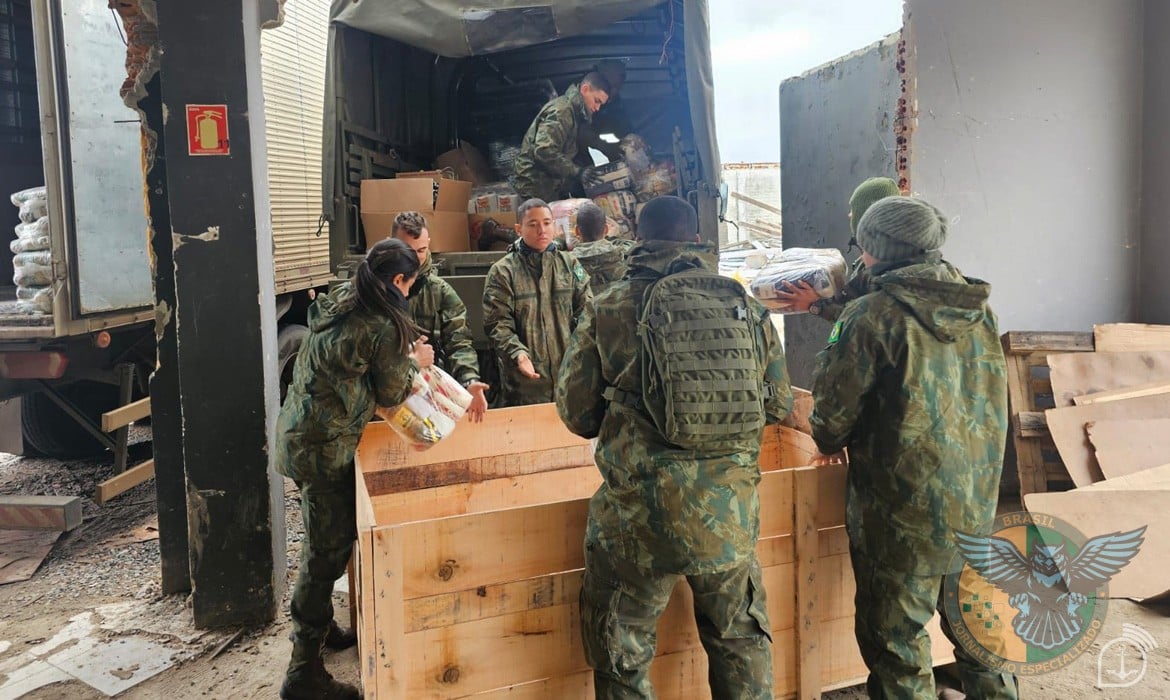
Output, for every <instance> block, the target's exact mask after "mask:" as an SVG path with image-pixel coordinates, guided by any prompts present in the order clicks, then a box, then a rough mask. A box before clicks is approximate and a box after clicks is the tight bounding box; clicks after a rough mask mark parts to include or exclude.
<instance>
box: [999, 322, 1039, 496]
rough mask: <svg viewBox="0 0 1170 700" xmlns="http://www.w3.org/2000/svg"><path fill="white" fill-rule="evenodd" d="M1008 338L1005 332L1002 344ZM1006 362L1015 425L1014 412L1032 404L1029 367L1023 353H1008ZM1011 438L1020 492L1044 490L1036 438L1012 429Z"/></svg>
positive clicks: (1027, 409) (1025, 408) (1018, 411)
mask: <svg viewBox="0 0 1170 700" xmlns="http://www.w3.org/2000/svg"><path fill="white" fill-rule="evenodd" d="M1009 335H1010V334H1009ZM1008 340H1009V339H1008V336H1005V337H1004V344H1005V346H1006V345H1007V344H1008ZM1007 366H1008V398H1009V400H1010V401H1011V412H1012V423H1013V425H1018V419H1017V418H1016V417H1015V416H1016V415H1017V414H1019V413H1020V412H1022V411H1031V410H1032V409H1033V408H1034V407H1033V405H1032V397H1031V395H1030V391H1029V383H1030V382H1031V375H1032V370H1031V369H1030V368H1029V366H1028V363H1027V359H1026V356H1023V355H1009V356H1008V357H1007ZM1012 439H1013V443H1014V445H1015V448H1016V470H1017V471H1018V473H1019V481H1020V493H1022V494H1023V493H1034V492H1036V491H1047V490H1048V480H1047V479H1046V478H1045V474H1044V472H1043V470H1042V468H1041V467H1042V465H1043V457H1042V456H1041V453H1040V446H1039V444H1037V442H1036V441H1035V440H1030V439H1025V438H1023V436H1021V435H1020V434H1019V432H1018V431H1015V430H1014V431H1013V432H1012Z"/></svg>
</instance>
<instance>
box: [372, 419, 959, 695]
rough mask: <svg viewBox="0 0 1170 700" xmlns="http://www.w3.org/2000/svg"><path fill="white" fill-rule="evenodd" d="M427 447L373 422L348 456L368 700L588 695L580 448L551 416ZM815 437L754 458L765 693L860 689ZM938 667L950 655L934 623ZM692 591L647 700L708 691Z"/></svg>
mask: <svg viewBox="0 0 1170 700" xmlns="http://www.w3.org/2000/svg"><path fill="white" fill-rule="evenodd" d="M459 430H460V435H459V436H458V437H457V438H456V439H453V440H450V441H447V442H444V443H440V444H439V445H437V446H435V447H433V448H432V449H431V450H429V451H427V452H415V451H413V450H411V449H409V448H407V447H405V446H404V445H403V444H402V443H401V442H400V441H398V439H397V438H396V437H395V436H394V434H393V432H392V431H391V430H390V429H389V427H388V426H386V425H385V424H381V423H374V424H371V425H370V427H369V428H367V430H366V433H365V435H364V436H363V438H362V442H361V445H360V446H359V448H358V454H357V459H356V462H357V467H358V469H357V484H356V488H357V521H358V546H357V550H356V552H357V554H356V556H355V561H356V566H355V569H356V572H355V573H356V575H355V585H354V587H353V588H352V589H351V590H352V591H354V594H355V599H356V608H357V610H358V626H357V629H358V645H359V660H360V668H361V679H362V684H363V686H364V689H365V697H366V698H381V699H382V700H391V699H396V698H419V697H428V698H462V697H469V696H475V697H476V698H477V699H478V700H483V699H484V698H501V699H503V698H508V699H509V700H515V699H516V698H533V699H535V698H554V697H555V698H566V699H577V698H580V699H581V700H584V699H585V698H591V697H593V677H592V673H591V671H590V670H589V667H588V665H587V664H586V663H585V658H584V652H583V649H582V646H581V640H580V619H579V612H578V608H577V597H578V593H579V591H580V587H581V576H582V567H583V565H584V559H583V554H584V553H583V546H582V545H583V540H584V530H585V520H586V514H587V511H588V506H589V497H590V495H592V493H593V492H594V491H595V490H596V488H597V487H598V485H599V484H600V481H601V479H600V475H599V474H598V472H597V468H596V467H595V466H594V465H593V450H592V445H591V444H590V443H589V441H587V440H582V439H580V438H577V437H576V436H573V435H571V434H570V433H568V432H567V431H566V430H565V429H564V427H563V426H562V425H561V423H560V421H559V420H558V418H557V415H556V410H555V407H554V406H553V405H552V404H542V405H537V406H525V407H518V408H508V409H496V410H492V411H489V412H488V413H487V416H486V418H485V420H484V422H483V423H482V424H479V425H475V424H470V423H467V424H464V425H462V426H460V428H459ZM814 450H815V446H814V445H813V443H812V439H811V438H810V437H809V436H808V435H805V434H803V433H800V432H798V431H796V430H793V429H791V428H787V427H782V426H771V427H769V428H768V429H767V431H766V433H765V436H764V441H763V445H762V451H761V455H760V465H761V470H762V471H763V472H764V473H763V478H762V480H761V483H760V506H761V508H760V512H761V532H760V541H759V544H758V546H757V548H756V551H757V554H758V556H759V558H760V565H761V568H762V569H763V578H764V583H765V587H766V590H767V597H768V609H769V616H770V622H771V627H772V630H771V631H772V637H773V639H774V640H775V643H774V645H773V661H774V673H775V696H776V697H797V698H799V699H800V700H813V699H815V698H819V697H820V694H821V691H822V690H826V689H830V688H835V687H842V686H847V685H851V684H854V683H857V682H861V681H863V680H864V678H865V676H866V673H867V672H866V668H865V665H864V663H863V662H862V659H861V656H860V653H859V652H858V649H857V645H856V643H855V641H854V634H853V595H854V584H853V576H852V569H851V567H850V564H849V547H848V537H847V536H846V534H845V529H844V527H843V524H844V516H845V513H844V511H845V508H844V493H845V470H846V467H845V465H833V466H830V467H824V468H816V469H814V468H810V467H804V466H801V465H804V464H807V462H808V459H809V456H810V455H811V454H812V453H813V451H814ZM931 638H932V641H933V642H934V653H935V656H934V658H935V662H936V663H947V662H949V660H950V659H951V658H952V652H951V648H950V645H949V644H948V643H947V642H946V640H945V638H944V637H943V636H942V634H941V632H940V631H939V629H938V625H937V619H936V621H935V623H934V624H932V626H931ZM706 665H707V664H706V655H705V654H704V652H703V649H702V647H701V645H700V643H699V637H698V633H697V630H696V628H695V622H694V617H693V612H692V600H691V593H690V590H689V588H688V587H687V585H686V584H685V583H680V584H679V585H678V586H677V588H676V589H675V591H674V596H673V597H672V599H671V602H670V605H669V606H668V607H667V610H666V612H665V613H664V614H663V617H662V619H661V620H660V623H659V628H658V647H657V656H656V657H655V660H654V664H653V666H652V668H651V676H652V678H653V680H654V683H655V687H656V690H657V694H658V697H660V698H663V699H664V700H668V699H679V700H682V699H684V698H685V699H686V700H692V699H694V700H702V699H703V698H709V697H710V691H709V689H708V687H707V674H706Z"/></svg>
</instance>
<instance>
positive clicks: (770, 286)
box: [750, 248, 846, 314]
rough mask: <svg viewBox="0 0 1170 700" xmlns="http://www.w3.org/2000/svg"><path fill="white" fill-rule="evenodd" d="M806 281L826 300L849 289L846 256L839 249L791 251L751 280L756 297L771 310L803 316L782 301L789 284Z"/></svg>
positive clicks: (761, 270) (791, 249)
mask: <svg viewBox="0 0 1170 700" xmlns="http://www.w3.org/2000/svg"><path fill="white" fill-rule="evenodd" d="M800 282H805V283H807V284H808V285H809V286H811V287H812V288H813V289H814V290H816V292H817V294H818V295H819V296H820V297H821V298H822V299H827V298H829V297H831V296H834V295H835V294H837V292H839V291H841V289H843V288H844V287H845V282H846V265H845V256H843V255H841V251H839V250H837V249H836V248H789V249H787V250H785V251H783V252H782V253H781V254H780V256H779V259H778V260H777V261H776V262H773V263H770V264H768V265H767V266H765V267H763V268H761V269H760V270H759V272H757V273H756V274H755V275H754V276H753V277H752V280H751V284H750V286H751V292H752V295H753V296H755V297H756V298H757V299H759V300H760V301H761V302H762V303H763V304H764V306H766V307H767V308H768V309H769V310H771V311H774V312H777V313H785V314H789V313H800V312H799V311H797V310H795V309H793V308H792V306H791V305H790V304H789V303H787V302H784V301H781V300H780V299H779V296H780V294H781V293H785V292H787V291H788V287H789V285H792V286H796V285H797V284H799V283H800Z"/></svg>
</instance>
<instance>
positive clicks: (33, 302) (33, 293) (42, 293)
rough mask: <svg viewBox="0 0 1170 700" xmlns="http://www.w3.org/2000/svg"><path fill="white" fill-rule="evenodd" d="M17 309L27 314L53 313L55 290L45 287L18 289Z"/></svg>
mask: <svg viewBox="0 0 1170 700" xmlns="http://www.w3.org/2000/svg"><path fill="white" fill-rule="evenodd" d="M16 308H17V310H18V311H20V312H21V313H26V314H51V313H53V288H52V287H51V286H45V287H17V288H16Z"/></svg>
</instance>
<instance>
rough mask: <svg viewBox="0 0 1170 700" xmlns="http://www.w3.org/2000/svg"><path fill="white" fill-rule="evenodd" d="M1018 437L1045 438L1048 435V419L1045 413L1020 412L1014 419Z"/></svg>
mask: <svg viewBox="0 0 1170 700" xmlns="http://www.w3.org/2000/svg"><path fill="white" fill-rule="evenodd" d="M1012 423H1013V424H1014V426H1015V433H1016V436H1017V437H1033V438H1034V437H1044V436H1045V435H1047V434H1048V419H1046V418H1045V417H1044V413H1043V411H1020V412H1019V413H1017V414H1015V416H1014V417H1013V419H1012Z"/></svg>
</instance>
